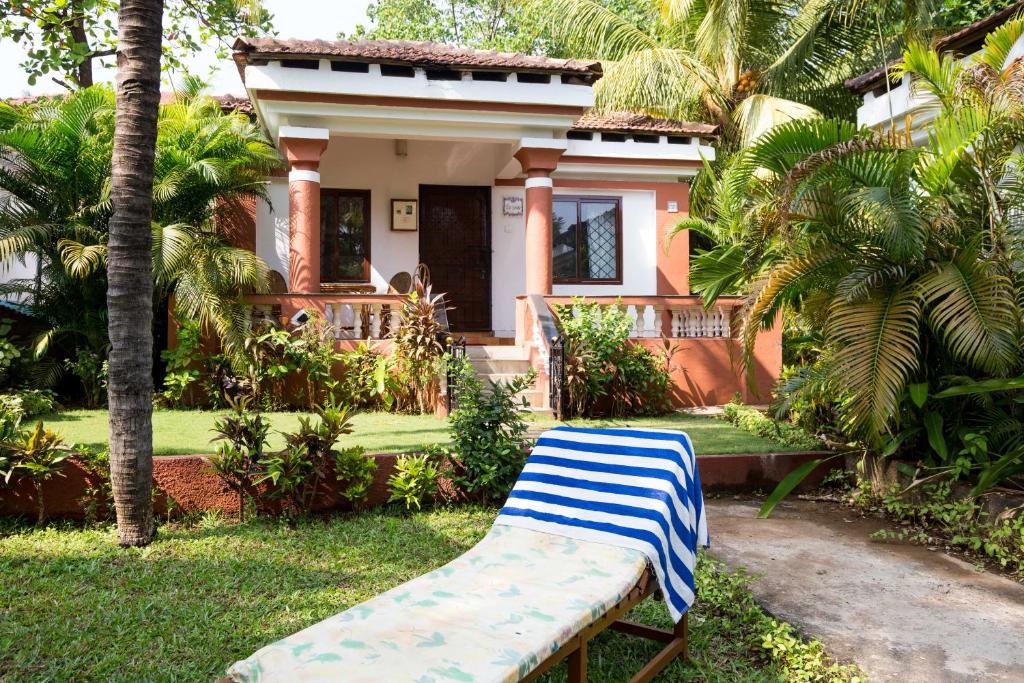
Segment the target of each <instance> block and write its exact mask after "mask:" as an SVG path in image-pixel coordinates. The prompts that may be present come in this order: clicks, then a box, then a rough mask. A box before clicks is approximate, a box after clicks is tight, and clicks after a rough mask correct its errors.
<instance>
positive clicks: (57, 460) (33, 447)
mask: <svg viewBox="0 0 1024 683" xmlns="http://www.w3.org/2000/svg"><path fill="white" fill-rule="evenodd" d="M0 453H2V454H3V455H2V456H0V457H2V459H3V462H2V463H0V468H3V470H4V479H5V481H6V482H8V483H9V482H10V481H11V479H12V478H15V477H19V476H20V477H25V478H27V479H28V480H29V482H30V483H31V484H32V488H33V489H34V491H35V498H36V506H37V510H38V517H37V519H36V522H37V523H38V524H39V525H42V523H43V521H44V520H45V519H46V504H45V501H44V500H43V482H45V481H46V480H48V479H51V478H52V477H54V476H57V475H60V476H63V475H62V474H61V470H62V469H63V468H64V461H65V460H67V459H68V456H69V455H70V453H69V452H68V450H67V449H66V448H65V447H64V443H63V441H62V439H61V437H60V435H59V434H56V433H54V432H51V431H50V430H48V429H46V428H45V427H43V421H42V420H40V421H39V422H37V423H36V426H35V428H34V429H32V430H20V431H18V432H17V433H16V434H14V435H13V436H11V437H9V438H6V439H4V440H3V441H0Z"/></svg>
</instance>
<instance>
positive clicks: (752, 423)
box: [722, 400, 822, 451]
mask: <svg viewBox="0 0 1024 683" xmlns="http://www.w3.org/2000/svg"><path fill="white" fill-rule="evenodd" d="M722 411H723V414H724V415H725V419H726V420H728V421H729V422H731V423H732V424H734V425H736V426H737V427H739V428H740V429H742V430H743V431H745V432H749V433H751V434H756V435H757V436H760V437H762V438H765V439H770V440H772V441H776V442H778V443H781V444H783V445H785V446H790V447H792V448H800V449H803V450H808V451H810V450H820V449H821V448H822V443H821V442H820V441H819V440H818V439H816V438H814V437H813V436H811V435H810V434H808V433H807V432H805V431H804V430H802V429H800V428H799V427H797V426H796V425H794V424H790V423H788V422H778V421H776V420H773V419H771V418H770V417H768V416H767V415H765V414H764V413H762V412H761V411H759V410H757V409H756V408H751V407H750V406H746V405H743V404H742V403H738V402H736V401H735V400H734V401H733V402H731V403H727V404H726V405H725V406H723V407H722Z"/></svg>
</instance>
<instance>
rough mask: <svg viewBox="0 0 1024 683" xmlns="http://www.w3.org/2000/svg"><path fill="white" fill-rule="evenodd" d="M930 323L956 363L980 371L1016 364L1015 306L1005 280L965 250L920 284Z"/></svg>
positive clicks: (1000, 370) (1003, 370)
mask: <svg viewBox="0 0 1024 683" xmlns="http://www.w3.org/2000/svg"><path fill="white" fill-rule="evenodd" d="M920 288H921V296H922V298H923V299H924V301H925V303H926V304H927V306H928V323H929V325H930V326H931V327H932V329H933V330H934V331H935V334H936V335H937V336H938V337H939V338H940V339H941V340H942V342H943V343H944V344H945V346H946V348H947V349H948V350H949V353H950V354H951V355H952V356H953V357H954V358H956V359H958V360H961V361H963V362H965V363H968V364H969V365H970V366H972V367H974V368H977V369H978V370H981V371H984V372H995V373H1006V372H1008V371H1010V370H1011V369H1013V368H1014V367H1016V366H1019V364H1020V358H1019V355H1018V346H1017V340H1016V339H1015V337H1016V334H1017V321H1016V311H1015V308H1016V306H1015V302H1014V300H1013V294H1012V290H1011V288H1010V283H1009V281H1008V280H1007V278H1006V277H1005V276H1003V275H1000V274H999V273H996V272H993V271H992V270H991V269H990V268H989V267H987V266H986V265H985V264H984V263H982V262H980V261H978V260H977V257H976V255H975V254H974V253H972V251H971V250H967V251H965V252H963V253H961V254H960V255H958V257H957V258H956V259H954V260H953V261H950V262H947V263H944V264H941V265H940V266H939V267H938V268H937V269H936V270H934V271H933V272H931V273H928V274H926V275H925V276H924V277H922V278H921V280H920Z"/></svg>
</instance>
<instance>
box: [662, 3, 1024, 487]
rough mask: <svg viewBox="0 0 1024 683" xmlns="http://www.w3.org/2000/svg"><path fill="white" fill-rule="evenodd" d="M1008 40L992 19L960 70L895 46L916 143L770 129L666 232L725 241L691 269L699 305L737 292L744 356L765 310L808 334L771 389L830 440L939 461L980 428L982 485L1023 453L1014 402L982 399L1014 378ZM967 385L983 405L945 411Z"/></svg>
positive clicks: (1020, 114) (1016, 260)
mask: <svg viewBox="0 0 1024 683" xmlns="http://www.w3.org/2000/svg"><path fill="white" fill-rule="evenodd" d="M1022 34H1024V21H1022V20H1014V21H1010V22H1008V23H1007V24H1005V25H1003V26H1002V27H1000V28H999V29H997V30H996V31H994V32H993V33H992V34H990V35H989V37H988V38H987V40H986V43H985V47H984V49H983V50H982V52H981V53H980V55H979V57H978V58H977V59H976V60H974V61H973V62H972V63H971V64H970V65H965V64H963V63H961V62H959V61H958V60H956V59H955V58H954V57H953V56H952V55H940V54H938V53H936V52H935V51H933V50H930V49H928V48H927V47H925V46H924V45H922V44H919V43H915V44H911V45H910V46H909V47H908V49H907V51H906V53H905V55H904V60H903V66H902V69H903V70H904V71H905V72H906V73H908V74H910V75H912V76H913V77H914V81H913V82H914V83H915V87H917V88H919V89H922V90H924V91H927V92H930V93H931V94H933V95H935V96H936V99H937V100H938V103H939V104H938V105H937V107H938V114H937V117H936V119H935V122H934V129H933V132H932V134H931V136H930V140H929V142H928V144H927V145H925V146H924V147H921V148H916V147H914V146H912V144H911V143H910V141H909V140H906V139H901V138H899V137H892V136H880V135H878V134H876V133H874V132H872V131H869V130H866V129H858V128H857V127H856V126H854V125H853V124H850V123H845V122H841V121H835V120H828V119H817V120H810V121H793V122H790V123H787V124H783V125H781V126H779V127H777V128H775V129H773V130H772V131H769V132H768V133H766V134H765V135H764V136H763V137H762V138H761V139H760V140H759V141H757V142H756V143H755V144H754V145H753V146H752V147H751V148H749V149H748V150H745V151H743V152H741V153H739V154H737V155H736V156H735V157H734V158H733V159H732V160H731V161H730V163H729V164H728V166H727V167H726V168H725V170H724V171H723V173H722V174H721V176H720V177H717V178H716V179H715V183H714V188H713V189H714V190H715V193H716V194H717V199H716V201H714V202H713V203H710V204H709V205H708V213H707V215H708V219H706V220H704V219H696V218H695V219H689V220H687V221H685V222H684V223H683V224H682V225H681V226H680V229H685V228H690V229H697V230H701V231H703V232H706V233H709V234H711V235H712V236H714V237H717V238H719V239H726V238H730V237H731V238H732V241H731V242H730V243H728V244H725V243H724V242H723V245H722V246H720V247H717V248H715V249H714V250H712V251H711V252H708V253H706V254H704V255H702V256H700V257H698V259H697V264H698V265H697V267H696V268H695V272H697V273H699V274H700V277H699V278H698V280H699V281H700V282H699V286H700V287H701V288H703V291H704V294H705V299H706V300H707V301H710V300H713V298H714V297H715V296H717V295H718V294H719V293H720V292H721V291H723V290H724V289H728V288H729V287H735V286H738V287H740V288H742V289H743V290H744V291H745V292H746V305H745V309H744V312H743V316H742V321H741V325H742V330H741V335H742V339H743V344H744V347H745V350H746V352H747V358H749V353H750V352H751V350H752V348H753V342H754V337H755V335H756V333H757V331H758V330H759V329H763V328H770V327H771V326H773V325H775V324H776V322H777V320H778V314H779V312H780V311H781V310H784V309H787V308H788V309H795V310H798V311H799V312H800V314H801V315H802V316H803V317H804V318H805V319H806V320H810V321H812V322H813V327H815V328H816V329H818V330H820V333H821V342H822V349H823V351H822V354H821V357H820V358H819V359H818V361H817V362H816V363H815V364H814V365H812V366H810V367H809V368H806V369H805V370H804V372H803V373H802V374H801V375H800V376H798V377H797V378H796V379H795V380H793V381H792V382H790V383H789V384H788V385H787V386H784V387H782V393H783V394H784V395H788V397H790V398H791V397H792V395H794V394H799V393H800V392H805V393H806V392H815V393H817V394H818V395H827V396H830V397H832V398H833V399H834V400H836V401H837V402H838V404H839V410H840V416H841V420H842V427H843V428H844V431H845V433H846V434H848V435H850V436H853V437H857V438H861V439H863V440H864V441H865V442H866V443H868V444H869V445H871V446H875V447H881V446H883V445H885V444H890V445H891V448H892V449H893V451H895V450H896V449H898V448H900V447H904V448H907V449H915V448H916V449H917V450H916V452H917V454H918V455H919V456H920V454H922V453H929V452H930V453H931V454H932V457H933V458H934V460H935V462H936V463H937V464H940V465H944V466H947V467H952V466H953V461H954V460H955V459H956V457H957V453H964V452H969V451H970V449H971V448H972V445H971V444H969V443H967V442H966V441H964V442H963V443H960V444H957V443H955V440H956V439H966V438H967V436H965V435H967V434H969V433H971V432H972V431H974V432H978V431H982V430H984V434H985V435H986V439H987V446H986V449H987V450H986V452H985V454H984V455H983V456H981V455H979V456H978V458H979V460H978V462H977V463H976V466H977V467H979V468H989V467H992V466H993V465H992V462H994V461H995V457H996V456H999V457H1000V458H1003V457H1005V458H1007V459H1006V460H1005V461H1002V463H1003V464H1001V465H1000V469H999V473H1000V474H999V476H1006V475H1007V473H1012V472H1013V471H1015V470H1013V467H1018V466H1019V464H1020V462H1022V459H1024V421H1022V415H1021V411H1020V408H1019V405H1017V404H1013V405H1012V406H1010V407H1006V405H1000V404H999V403H998V401H997V400H996V399H997V398H998V396H997V395H995V396H993V394H997V392H998V390H999V388H1006V387H1008V386H1011V385H1013V384H1014V382H1010V383H1009V384H1008V383H1007V380H1006V378H1009V377H1011V376H1014V375H1016V374H1018V373H1020V372H1021V370H1022V368H1024V353H1022V343H1024V334H1022V330H1024V318H1022V313H1021V312H1022V307H1021V306H1022V304H1024V269H1022V268H1021V264H1022V263H1024V229H1022V227H1021V216H1022V215H1024V213H1022V212H1024V183H1022V182H1021V179H1020V177H1019V171H1018V169H1019V168H1020V167H1021V165H1022V163H1024V154H1022V152H1021V151H1020V150H1021V145H1022V144H1024V127H1022V125H1021V124H1022V122H1024V94H1022V93H1024V67H1022V66H1021V64H1020V63H1018V62H1013V63H1010V64H1009V65H1007V62H1008V61H1009V56H1010V50H1011V47H1012V45H1013V44H1014V43H1015V41H1016V40H1017V39H1018V38H1019V37H1020V36H1021V35H1022ZM976 382H981V383H982V384H981V388H980V389H979V390H978V391H977V393H982V394H986V396H985V397H983V398H982V399H977V400H971V401H960V402H955V403H950V402H949V401H948V399H950V398H955V397H957V396H961V397H962V396H963V395H966V394H967V393H969V391H968V390H967V389H964V386H971V385H973V384H974V383H976ZM985 382H989V383H990V384H987V385H986V384H984V383H985ZM962 385H964V386H962ZM971 391H973V390H971ZM1010 403H1012V401H1011V402H1010ZM896 435H898V436H896ZM922 442H923V446H922ZM990 459H991V461H990Z"/></svg>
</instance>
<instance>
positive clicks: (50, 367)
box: [0, 82, 279, 382]
mask: <svg viewBox="0 0 1024 683" xmlns="http://www.w3.org/2000/svg"><path fill="white" fill-rule="evenodd" d="M113 112H114V95H113V92H112V91H111V90H109V89H108V88H106V87H104V86H95V87H93V88H86V89H84V90H80V91H78V92H76V93H74V94H71V95H68V96H66V97H63V98H61V99H58V100H53V101H46V102H42V103H39V104H36V105H31V106H25V107H21V108H18V109H13V108H10V107H6V106H3V105H0V189H2V190H4V191H6V198H5V201H3V202H0V258H4V259H7V258H12V257H14V258H23V257H24V256H25V255H27V254H30V253H31V254H34V255H36V256H37V257H38V258H39V262H40V269H41V273H40V277H39V278H38V280H28V281H14V282H11V283H8V284H7V285H5V286H4V287H3V288H2V291H3V293H6V294H16V295H20V296H22V297H26V298H27V300H28V301H30V305H31V307H32V309H33V312H34V314H35V316H36V317H37V318H38V319H40V320H42V321H44V322H45V323H46V324H47V329H46V330H45V331H44V332H43V333H42V334H41V335H40V337H39V339H38V340H37V343H36V344H35V345H34V346H35V351H36V355H37V357H38V359H39V361H40V362H39V363H37V365H36V368H37V373H38V375H39V376H38V377H37V381H40V382H45V381H47V380H52V378H53V375H54V374H55V373H56V372H57V371H58V370H59V369H60V367H61V366H60V364H59V363H57V362H56V360H57V359H56V358H55V356H60V355H61V354H64V355H67V354H70V355H72V356H74V355H75V353H76V352H77V351H81V352H84V353H90V354H95V355H97V356H99V357H100V358H102V357H105V355H106V347H107V333H106V325H107V318H106V306H105V302H104V297H105V289H106V257H107V230H108V227H107V226H108V221H109V218H110V212H111V203H110V194H109V189H108V188H109V183H110V172H111V163H110V159H111V150H112V140H113ZM278 163H279V162H278V160H277V155H276V152H275V151H274V149H273V147H272V146H271V145H270V144H269V143H268V142H267V141H266V140H265V139H264V138H263V136H262V134H261V133H260V131H259V129H258V128H256V126H254V125H253V124H252V123H251V122H250V121H249V120H248V118H247V117H245V116H242V115H240V114H223V113H222V112H221V110H220V106H219V104H218V103H217V102H216V101H214V100H213V99H211V98H208V97H203V96H202V95H201V93H200V92H199V86H198V85H197V84H195V83H191V82H189V83H186V84H185V88H184V89H183V91H182V92H179V94H178V96H177V98H176V99H175V101H174V102H173V103H171V104H167V105H164V106H162V107H161V110H160V116H159V119H158V137H157V150H156V157H155V160H154V175H155V181H154V200H153V222H152V233H153V250H152V251H153V268H154V278H155V284H156V296H155V300H156V301H157V302H162V301H163V300H164V299H165V298H166V297H167V296H168V295H171V294H172V295H173V296H174V298H175V301H176V303H177V308H178V310H179V311H180V312H181V313H182V314H184V315H186V316H188V317H191V318H195V319H198V320H200V321H201V322H203V323H204V324H207V325H209V326H210V327H211V328H213V329H215V330H216V331H218V332H219V333H220V336H221V337H222V338H223V339H224V340H225V341H227V342H228V343H229V344H230V343H231V342H232V341H233V340H236V339H237V338H238V337H239V336H240V335H241V334H242V333H243V331H244V329H245V326H246V320H245V316H244V315H243V311H242V310H241V309H240V308H239V305H238V303H237V294H238V293H239V292H240V291H259V290H260V289H261V288H263V287H265V283H266V266H265V264H264V263H263V262H262V261H261V260H260V259H259V258H258V257H256V256H255V254H253V253H252V252H250V251H247V250H245V249H239V248H236V247H233V246H231V245H230V244H229V243H228V242H227V240H226V239H225V235H224V231H223V230H222V228H221V225H222V224H223V221H222V220H220V219H221V218H223V217H225V216H227V217H230V216H232V215H235V214H237V213H238V212H240V211H243V210H244V207H245V206H246V205H251V203H252V202H253V201H260V200H266V185H265V182H264V179H265V177H266V175H267V173H268V172H269V171H270V170H272V169H273V168H275V167H276V166H277V164H278ZM51 349H52V350H53V351H54V352H55V353H52V354H49V355H47V351H49V350H51Z"/></svg>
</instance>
